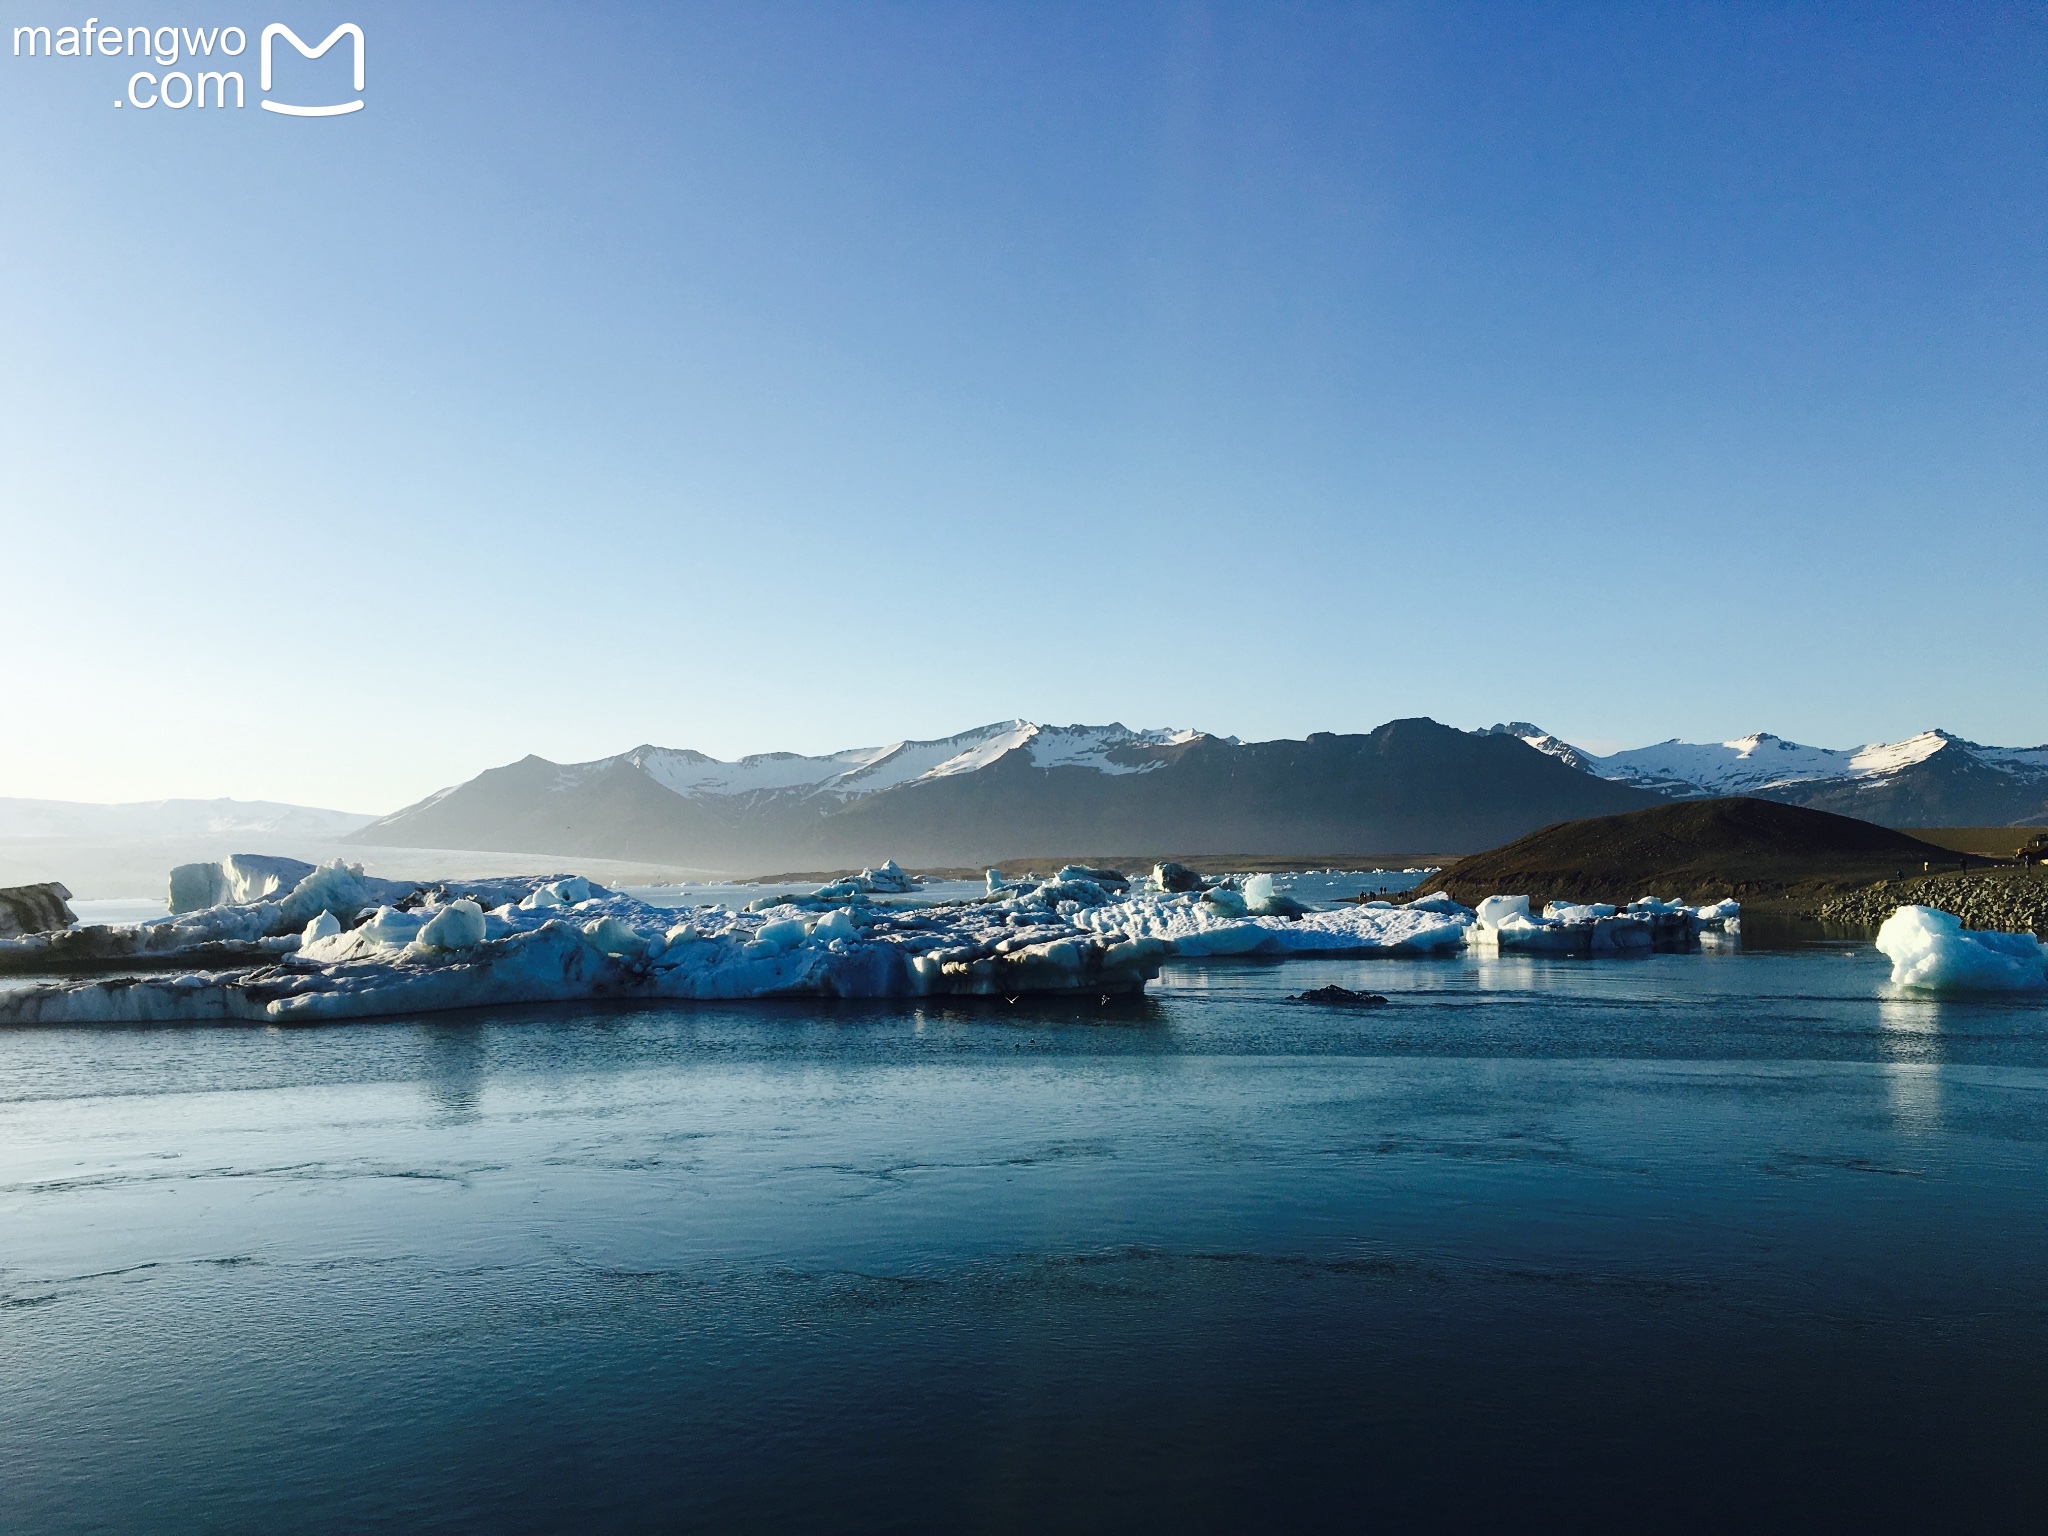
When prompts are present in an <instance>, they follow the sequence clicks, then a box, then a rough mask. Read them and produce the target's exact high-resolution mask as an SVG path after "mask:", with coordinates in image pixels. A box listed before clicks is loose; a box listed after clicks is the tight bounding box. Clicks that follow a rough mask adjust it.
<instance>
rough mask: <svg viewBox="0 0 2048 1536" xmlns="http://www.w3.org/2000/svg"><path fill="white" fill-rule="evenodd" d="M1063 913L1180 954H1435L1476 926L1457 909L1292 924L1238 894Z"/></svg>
mask: <svg viewBox="0 0 2048 1536" xmlns="http://www.w3.org/2000/svg"><path fill="white" fill-rule="evenodd" d="M1218 896H1222V897H1225V898H1226V899H1225V900H1220V901H1219V900H1217V899H1215V898H1217V897H1218ZM1060 910H1061V912H1062V914H1063V915H1064V916H1065V917H1066V919H1067V921H1069V922H1071V923H1073V924H1074V925H1075V926H1076V927H1079V928H1083V929H1086V930H1087V931H1089V932H1091V933H1103V934H1107V933H1121V934H1129V935H1131V936H1132V937H1135V938H1146V939H1160V940H1164V941H1165V942H1166V943H1169V944H1171V945H1172V946H1173V952H1174V953H1175V954H1177V955H1415V954H1428V953H1430V952H1432V951H1436V950H1445V949H1455V948H1457V947H1458V946H1459V945H1460V944H1462V943H1463V942H1464V940H1465V929H1466V927H1467V926H1468V925H1469V924H1470V923H1471V921H1472V914H1471V912H1470V911H1469V910H1467V909H1466V908H1464V907H1458V906H1455V904H1452V910H1450V911H1442V910H1438V909H1436V908H1434V907H1427V908H1419V907H1417V906H1414V905H1411V906H1406V907H1395V906H1387V905H1384V904H1375V905H1372V906H1344V907H1339V908H1337V909H1336V910H1335V911H1330V912H1311V913H1309V914H1308V915H1307V916H1305V917H1301V918H1298V919H1292V920H1290V919H1288V918H1284V917H1261V916H1258V915H1256V914H1254V913H1252V912H1251V911H1250V908H1249V903H1247V902H1246V900H1245V899H1244V897H1243V896H1242V895H1240V894H1239V893H1237V892H1233V891H1207V892H1204V893H1202V894H1201V895H1195V894H1194V893H1192V892H1188V893H1182V894H1178V895H1152V896H1142V897H1136V898H1133V899H1132V900H1129V901H1119V902H1110V903H1108V904H1106V905H1101V906H1092V907H1080V906H1076V907H1075V908H1074V909H1073V910H1071V911H1070V910H1068V909H1067V908H1065V907H1062V908H1061V909H1060Z"/></svg>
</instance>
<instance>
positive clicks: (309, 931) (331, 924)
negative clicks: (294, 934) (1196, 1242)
mask: <svg viewBox="0 0 2048 1536" xmlns="http://www.w3.org/2000/svg"><path fill="white" fill-rule="evenodd" d="M339 932H341V919H340V918H338V917H336V916H335V915H334V914H333V913H332V912H321V913H317V914H316V915H315V916H314V918H313V920H312V921H311V922H309V923H307V924H306V928H305V931H304V932H303V933H301V934H300V935H299V944H300V946H301V947H303V946H305V945H307V944H317V943H318V942H319V941H320V940H322V939H331V938H333V937H334V936H335V935H336V934H337V933H339Z"/></svg>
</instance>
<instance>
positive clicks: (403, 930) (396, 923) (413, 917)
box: [356, 907, 425, 949]
mask: <svg viewBox="0 0 2048 1536" xmlns="http://www.w3.org/2000/svg"><path fill="white" fill-rule="evenodd" d="M423 926H425V925H424V922H423V920H422V919H421V918H420V917H419V916H418V915H417V914H415V913H412V912H401V911H399V910H398V909H397V908H396V907H379V908H378V909H377V910H376V911H375V912H373V913H371V914H370V916H369V919H368V920H367V921H366V922H364V924H363V925H362V926H361V927H360V928H358V929H356V933H357V934H358V935H359V936H360V937H362V938H364V939H366V940H368V941H369V942H370V943H372V944H382V945H385V946H387V947H389V948H393V949H399V948H403V947H404V946H405V945H407V944H410V943H411V942H412V941H413V940H414V939H416V938H418V937H419V935H420V929H421V928H422V927H423Z"/></svg>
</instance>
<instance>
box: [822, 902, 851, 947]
mask: <svg viewBox="0 0 2048 1536" xmlns="http://www.w3.org/2000/svg"><path fill="white" fill-rule="evenodd" d="M811 937H812V938H814V939H816V940H817V941H818V942H819V943H821V944H823V943H828V942H830V941H831V940H833V939H855V938H859V937H860V929H859V928H857V927H856V926H855V925H854V921H853V913H852V911H851V910H850V909H849V908H846V907H841V908H840V909H839V910H838V911H836V912H827V913H826V914H825V915H824V916H823V917H821V918H819V919H818V921H817V925H816V926H815V927H813V928H812V929H811Z"/></svg>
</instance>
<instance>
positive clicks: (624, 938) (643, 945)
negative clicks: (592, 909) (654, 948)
mask: <svg viewBox="0 0 2048 1536" xmlns="http://www.w3.org/2000/svg"><path fill="white" fill-rule="evenodd" d="M582 932H583V937H584V938H586V939H588V940H589V941H590V943H591V945H592V947H593V948H595V949H596V950H597V951H598V952H599V953H600V954H606V955H644V954H645V953H646V952H647V940H646V939H644V938H642V937H641V936H640V932H639V930H638V929H636V928H634V927H633V926H632V925H631V924H630V923H625V922H621V921H620V920H619V919H618V918H616V917H593V918H592V919H591V920H590V921H589V922H587V923H585V924H584V925H583V930H582Z"/></svg>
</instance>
